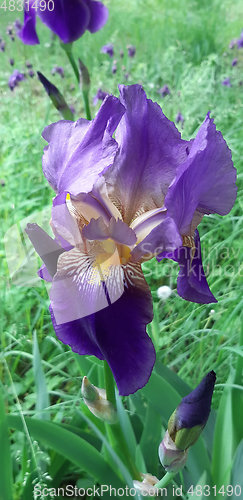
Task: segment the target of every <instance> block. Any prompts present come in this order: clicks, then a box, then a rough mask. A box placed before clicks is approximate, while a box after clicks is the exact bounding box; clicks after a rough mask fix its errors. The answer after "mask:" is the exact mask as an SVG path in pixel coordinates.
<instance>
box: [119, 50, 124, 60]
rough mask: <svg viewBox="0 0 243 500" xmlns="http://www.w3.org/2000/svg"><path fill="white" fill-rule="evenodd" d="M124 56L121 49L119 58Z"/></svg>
mask: <svg viewBox="0 0 243 500" xmlns="http://www.w3.org/2000/svg"><path fill="white" fill-rule="evenodd" d="M123 57H124V52H123V50H120V58H121V59H122V58H123Z"/></svg>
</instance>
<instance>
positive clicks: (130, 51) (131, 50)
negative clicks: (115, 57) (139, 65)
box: [127, 45, 136, 57]
mask: <svg viewBox="0 0 243 500" xmlns="http://www.w3.org/2000/svg"><path fill="white" fill-rule="evenodd" d="M127 53H128V57H134V56H135V54H136V47H134V45H127Z"/></svg>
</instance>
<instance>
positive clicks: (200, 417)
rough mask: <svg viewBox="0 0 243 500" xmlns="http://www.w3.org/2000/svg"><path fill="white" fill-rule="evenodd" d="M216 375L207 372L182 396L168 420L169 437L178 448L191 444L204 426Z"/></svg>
mask: <svg viewBox="0 0 243 500" xmlns="http://www.w3.org/2000/svg"><path fill="white" fill-rule="evenodd" d="M215 381H216V375H215V373H214V371H211V372H209V373H208V374H207V375H206V377H204V378H203V380H202V381H201V382H200V384H199V385H198V386H197V387H196V388H195V389H194V390H193V391H192V392H191V393H190V394H188V396H186V397H185V398H183V399H182V400H181V402H180V404H179V406H178V407H177V408H176V410H175V411H174V413H172V415H171V417H170V419H169V422H168V432H169V435H170V437H171V439H172V440H173V441H174V443H175V444H176V446H177V447H178V448H179V449H180V450H186V449H187V448H189V447H190V446H192V445H193V444H194V443H195V442H196V441H197V439H198V437H199V436H200V434H201V432H202V430H203V428H204V427H205V425H206V423H207V420H208V417H209V413H210V407H211V401H212V396H213V390H214V384H215Z"/></svg>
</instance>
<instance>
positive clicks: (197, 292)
mask: <svg viewBox="0 0 243 500" xmlns="http://www.w3.org/2000/svg"><path fill="white" fill-rule="evenodd" d="M194 244H195V249H194V251H195V254H194V256H193V253H194V252H193V250H192V249H191V248H189V247H184V246H182V247H180V248H178V249H176V250H175V251H174V252H163V253H162V254H160V255H158V257H157V260H158V261H160V260H162V259H164V258H167V259H172V260H174V261H175V262H178V264H179V265H180V272H179V275H178V278H177V291H178V294H179V295H180V297H182V298H183V299H185V300H189V301H191V302H197V303H198V304H210V303H211V302H217V300H216V299H215V297H214V295H213V294H212V292H211V291H210V289H209V286H208V283H207V280H206V277H205V273H204V270H203V265H202V257H201V245H200V238H199V233H198V231H197V229H196V231H195V233H194Z"/></svg>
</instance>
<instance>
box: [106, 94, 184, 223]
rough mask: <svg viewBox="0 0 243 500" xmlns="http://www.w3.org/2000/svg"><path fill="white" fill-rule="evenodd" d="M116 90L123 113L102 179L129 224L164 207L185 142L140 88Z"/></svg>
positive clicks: (180, 161)
mask: <svg viewBox="0 0 243 500" xmlns="http://www.w3.org/2000/svg"><path fill="white" fill-rule="evenodd" d="M119 90H120V94H121V102H122V104H123V105H124V107H125V108H126V113H125V114H124V116H123V118H122V119H121V121H120V123H119V125H118V127H117V131H116V136H115V137H116V140H117V142H118V144H119V151H118V154H117V156H116V158H115V161H114V164H113V166H112V168H110V169H109V170H108V171H107V173H106V175H105V177H106V182H107V186H108V192H109V195H110V196H111V198H112V199H114V200H116V205H117V207H118V208H119V210H120V212H121V214H122V219H123V220H124V222H126V223H127V224H128V225H130V223H131V222H132V220H133V219H134V218H135V217H137V216H138V215H140V214H141V213H142V212H144V211H147V210H152V209H154V208H159V207H162V206H163V205H164V198H165V195H166V193H167V189H168V186H169V185H170V184H171V181H172V180H173V179H174V177H175V174H176V170H177V168H178V165H179V164H180V163H182V162H184V161H185V159H186V157H187V151H186V148H187V145H188V143H187V141H183V140H182V139H181V136H180V133H179V132H178V130H177V129H176V127H175V125H174V123H172V122H170V121H169V120H168V119H167V118H166V117H165V116H164V114H163V113H162V110H161V108H160V107H159V106H158V104H156V103H153V102H152V101H150V100H149V99H147V98H146V94H145V92H144V90H143V89H142V87H141V86H140V85H131V86H129V87H125V86H123V85H120V86H119Z"/></svg>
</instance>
